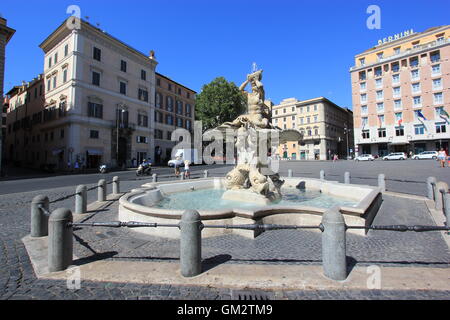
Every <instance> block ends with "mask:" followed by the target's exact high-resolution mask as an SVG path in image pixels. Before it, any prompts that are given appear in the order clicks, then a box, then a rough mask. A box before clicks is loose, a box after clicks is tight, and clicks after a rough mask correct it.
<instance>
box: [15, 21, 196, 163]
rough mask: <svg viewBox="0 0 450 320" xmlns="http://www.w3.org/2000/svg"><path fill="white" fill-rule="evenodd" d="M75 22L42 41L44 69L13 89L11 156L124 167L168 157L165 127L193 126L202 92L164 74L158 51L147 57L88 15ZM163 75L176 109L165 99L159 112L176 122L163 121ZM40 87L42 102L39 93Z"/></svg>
mask: <svg viewBox="0 0 450 320" xmlns="http://www.w3.org/2000/svg"><path fill="white" fill-rule="evenodd" d="M70 22H71V20H70V19H68V20H66V21H65V22H64V23H63V24H61V25H60V26H59V27H58V28H57V29H56V30H55V31H54V32H53V33H52V34H51V35H50V36H49V37H48V38H47V39H45V40H44V42H42V44H41V45H40V48H41V49H42V50H43V51H44V54H45V55H44V72H43V74H42V75H41V76H40V77H39V78H38V79H35V80H33V81H31V82H30V83H28V84H26V83H25V84H23V85H22V86H20V87H15V89H13V90H12V91H10V92H9V93H10V94H9V105H10V106H9V113H8V131H9V130H11V137H8V144H9V145H8V148H10V149H9V150H8V151H10V152H8V154H9V157H10V159H11V160H12V161H17V162H20V163H23V164H25V165H32V166H42V165H51V166H54V167H56V168H57V169H62V170H64V169H67V168H68V167H69V166H71V167H74V165H75V163H76V162H77V163H78V166H79V167H80V168H81V167H83V166H85V167H86V168H97V167H98V166H99V165H100V164H102V163H105V164H108V165H110V166H112V167H115V166H120V167H123V166H132V165H136V164H137V163H139V162H141V161H142V160H143V159H148V158H151V159H152V160H153V161H154V160H155V158H161V154H162V153H163V152H166V149H167V148H169V147H171V146H172V145H171V143H170V142H168V141H166V140H167V137H168V133H167V132H165V131H170V132H171V131H173V129H174V128H176V127H177V126H182V127H190V126H191V125H192V118H190V117H189V116H187V114H189V112H191V113H192V115H191V117H193V104H194V103H193V100H192V98H193V95H194V93H195V92H193V91H192V90H189V89H188V88H186V87H184V86H182V85H180V84H178V83H176V82H175V81H172V80H170V79H169V78H167V77H165V76H162V75H159V74H158V79H159V80H157V77H156V73H155V69H156V65H157V62H156V59H155V55H154V52H153V51H151V52H150V54H149V56H147V55H145V54H143V53H141V52H139V51H137V50H135V49H133V48H131V47H130V46H128V45H126V44H125V43H123V42H122V41H120V40H118V39H116V38H114V37H112V36H111V35H109V34H107V33H106V32H104V31H102V30H100V29H98V28H96V27H94V26H92V25H90V24H89V23H87V22H85V21H80V27H79V28H77V27H74V25H72V24H71V23H70ZM163 79H164V80H163ZM157 81H158V83H161V87H163V86H167V84H168V83H169V82H170V83H171V86H172V87H171V88H170V89H169V88H167V89H168V92H169V93H170V94H169V93H167V92H164V93H161V94H163V95H164V97H167V96H170V97H171V99H172V100H173V104H172V105H171V107H172V109H170V108H168V109H163V107H164V108H166V104H164V106H161V108H159V107H158V112H162V113H163V114H164V119H165V116H166V115H167V114H170V115H172V117H173V121H170V118H169V120H168V123H167V125H166V122H162V123H158V125H157V128H156V126H155V117H157V114H158V113H157V112H156V110H155V98H156V97H157V96H158V95H156V83H157ZM167 87H168V86H167ZM41 88H42V89H41ZM164 88H165V87H164ZM36 90H37V91H38V97H41V100H40V101H38V100H34V99H33V98H34V96H35V92H36ZM41 90H42V96H41ZM162 91H164V90H162ZM25 96H26V97H27V98H25ZM177 106H178V108H177ZM180 108H181V109H180ZM30 119H31V120H30ZM178 119H180V120H178ZM17 121H18V122H17ZM17 123H20V125H19V124H17ZM22 123H23V124H27V125H25V127H24V125H23V124H22ZM28 123H31V124H30V125H29V127H28ZM9 126H10V127H11V129H10V128H9ZM155 129H156V130H155ZM160 131H163V132H164V133H163V135H162V136H160ZM155 135H156V136H155ZM155 139H156V140H155ZM25 141H26V143H27V144H26V145H24V143H25ZM156 142H157V144H156V145H155V143H156ZM166 142H167V144H164V143H166ZM155 147H158V148H156V149H155ZM159 150H161V151H159Z"/></svg>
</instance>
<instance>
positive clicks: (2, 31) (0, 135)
mask: <svg viewBox="0 0 450 320" xmlns="http://www.w3.org/2000/svg"><path fill="white" fill-rule="evenodd" d="M15 32H16V31H15V30H14V29H11V28H10V27H8V26H7V21H6V19H4V18H2V17H0V98H3V81H4V77H5V48H6V45H7V44H8V42H9V40H11V37H12V36H13V35H14V33H15ZM2 102H3V99H2ZM5 111H6V106H4V105H2V106H1V109H0V112H1V113H0V116H1V117H0V118H1V125H0V127H1V130H0V171H1V165H2V160H3V151H4V146H3V144H4V137H5V133H6V117H5V115H4V112H5Z"/></svg>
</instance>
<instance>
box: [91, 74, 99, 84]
mask: <svg viewBox="0 0 450 320" xmlns="http://www.w3.org/2000/svg"><path fill="white" fill-rule="evenodd" d="M92 84H93V85H94V86H100V73H98V72H95V71H92Z"/></svg>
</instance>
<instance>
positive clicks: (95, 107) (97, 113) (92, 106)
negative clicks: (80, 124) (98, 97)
mask: <svg viewBox="0 0 450 320" xmlns="http://www.w3.org/2000/svg"><path fill="white" fill-rule="evenodd" d="M88 116H89V117H93V118H100V119H102V118H103V105H101V104H98V103H93V102H89V103H88Z"/></svg>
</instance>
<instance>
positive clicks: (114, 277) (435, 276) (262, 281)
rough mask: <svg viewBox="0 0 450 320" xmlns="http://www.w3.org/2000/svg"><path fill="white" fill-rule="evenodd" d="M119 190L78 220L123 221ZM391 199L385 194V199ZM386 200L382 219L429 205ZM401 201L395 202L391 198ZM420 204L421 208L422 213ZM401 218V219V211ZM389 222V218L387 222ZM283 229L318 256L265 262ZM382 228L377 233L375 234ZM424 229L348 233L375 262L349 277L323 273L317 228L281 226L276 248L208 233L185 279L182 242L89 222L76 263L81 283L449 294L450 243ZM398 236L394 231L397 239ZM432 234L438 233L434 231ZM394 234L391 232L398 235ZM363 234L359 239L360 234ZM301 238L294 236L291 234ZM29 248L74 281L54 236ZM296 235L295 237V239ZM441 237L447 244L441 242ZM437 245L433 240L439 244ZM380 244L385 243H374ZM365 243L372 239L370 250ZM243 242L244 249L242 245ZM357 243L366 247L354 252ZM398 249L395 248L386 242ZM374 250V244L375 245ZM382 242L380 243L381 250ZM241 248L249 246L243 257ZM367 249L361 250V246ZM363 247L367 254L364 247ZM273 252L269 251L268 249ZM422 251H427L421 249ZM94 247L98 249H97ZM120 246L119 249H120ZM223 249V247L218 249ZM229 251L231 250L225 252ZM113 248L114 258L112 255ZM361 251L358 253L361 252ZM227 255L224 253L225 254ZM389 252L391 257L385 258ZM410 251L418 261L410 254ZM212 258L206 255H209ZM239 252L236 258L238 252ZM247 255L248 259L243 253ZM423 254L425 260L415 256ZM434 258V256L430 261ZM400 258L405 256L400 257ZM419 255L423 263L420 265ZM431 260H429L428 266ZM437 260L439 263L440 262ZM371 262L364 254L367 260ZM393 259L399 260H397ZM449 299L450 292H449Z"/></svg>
mask: <svg viewBox="0 0 450 320" xmlns="http://www.w3.org/2000/svg"><path fill="white" fill-rule="evenodd" d="M117 198H118V197H117V196H116V197H113V196H112V195H110V196H109V198H108V201H107V202H105V203H98V202H94V203H92V204H90V205H89V208H88V211H89V212H90V214H87V215H76V216H74V221H79V220H85V221H86V220H89V221H91V222H93V221H112V220H116V219H117V216H116V212H117V201H115V200H117ZM385 201H386V200H385ZM387 201H388V202H390V204H389V208H386V207H385V208H384V209H383V210H384V211H383V212H382V215H383V216H381V217H380V219H379V222H383V220H386V219H389V218H390V216H391V215H389V216H388V215H386V213H388V212H390V211H391V210H390V208H391V209H392V208H393V207H396V208H395V209H401V208H402V209H404V210H407V209H408V206H410V205H411V204H412V203H414V202H415V203H416V204H418V203H420V202H422V203H423V204H422V205H421V209H422V210H423V209H425V210H426V205H425V200H423V198H419V197H414V196H413V197H409V196H406V195H402V197H397V196H395V195H394V194H392V193H391V195H390V196H389V198H387ZM394 203H395V204H396V205H395V206H392V204H394ZM422 210H420V212H422ZM410 214H411V217H410V218H412V219H413V221H414V220H417V223H419V222H422V221H420V220H421V219H425V220H423V222H425V224H427V223H428V222H431V221H429V220H431V219H430V218H431V217H429V218H427V217H426V214H428V213H426V212H423V214H424V215H425V216H424V217H423V218H421V214H420V213H419V212H418V211H417V214H419V215H417V216H415V214H413V212H410ZM394 219H397V218H396V217H394ZM386 222H389V221H386ZM302 233H303V234H304V235H305V237H304V238H301V237H300V238H299V239H303V240H307V241H297V240H298V239H297V240H296V239H294V238H293V236H292V235H293V234H302ZM270 234H271V235H275V233H267V235H266V237H267V236H268V235H270ZM283 234H288V238H287V239H290V240H291V241H285V239H284V238H283V237H282V238H281V239H279V240H278V241H281V242H283V243H284V246H285V247H287V250H288V251H289V252H292V251H294V248H293V247H292V245H294V246H295V247H299V246H305V249H306V251H303V254H299V252H296V253H295V256H298V257H300V258H302V259H305V260H306V259H311V260H316V261H315V262H313V263H312V264H311V263H304V262H297V263H294V264H292V263H286V262H282V257H281V256H280V261H279V262H276V261H275V262H272V263H267V262H266V263H261V262H263V260H261V259H266V256H270V257H272V258H273V259H275V260H276V258H277V256H276V255H277V254H279V251H282V250H281V249H280V248H279V246H278V245H277V243H276V242H277V240H276V239H277V238H278V237H279V236H282V235H283ZM374 235H375V236H374ZM405 235H406V236H407V237H406V238H404V239H401V240H402V241H406V242H407V243H408V244H409V247H411V246H412V249H414V251H416V254H418V255H417V256H416V257H414V255H411V252H405V254H400V255H399V256H398V257H397V259H395V256H394V253H395V252H397V251H403V249H404V248H405V247H408V245H407V246H404V245H401V244H400V245H399V246H398V248H395V247H392V244H391V243H390V242H393V243H394V242H398V239H399V238H398V237H401V236H405ZM417 236H420V235H419V234H413V233H410V234H406V233H389V232H388V233H385V236H380V232H378V233H375V234H373V235H369V236H367V237H359V238H357V237H352V236H349V237H348V238H349V239H348V252H347V254H348V256H352V255H353V256H354V257H355V258H357V260H359V262H361V261H360V259H361V258H364V257H365V256H367V257H370V258H371V260H369V261H373V262H369V261H368V262H367V263H362V264H357V265H356V266H354V267H353V268H352V267H351V266H349V268H350V270H349V275H348V278H347V279H346V280H345V281H332V280H330V279H328V278H326V277H325V276H324V275H323V271H322V266H321V261H320V254H318V255H317V252H318V251H320V240H319V239H320V234H318V233H317V234H314V233H311V232H302V231H296V232H295V233H290V235H289V233H288V232H278V236H275V238H274V237H272V236H271V238H269V239H268V240H269V242H271V243H272V245H274V246H275V247H277V248H279V249H275V250H276V252H277V253H276V254H275V252H274V251H272V250H273V249H271V248H266V245H264V242H261V241H260V240H261V239H262V238H263V237H264V236H262V237H261V238H259V239H258V238H257V239H255V240H250V241H248V240H247V241H245V240H244V239H240V238H238V239H235V240H237V242H234V241H230V239H231V240H232V238H233V237H231V236H230V237H227V239H229V240H226V239H225V237H223V239H219V237H217V239H208V240H207V239H205V240H204V244H203V245H202V247H203V248H202V252H203V254H202V256H203V270H204V271H203V273H201V274H200V275H198V276H196V277H193V278H184V277H182V276H181V275H180V270H179V269H180V267H179V258H178V253H179V251H178V250H179V249H178V248H177V243H178V241H170V240H167V239H159V240H158V239H154V238H152V237H146V236H142V235H139V234H138V233H136V232H134V231H132V230H129V229H125V228H123V229H104V228H95V229H92V228H82V229H80V230H78V231H77V232H75V237H76V239H78V240H77V241H76V243H74V244H75V247H76V248H74V249H75V250H74V254H75V255H76V256H75V257H74V266H76V267H78V268H79V271H80V275H81V281H82V282H102V283H130V284H135V285H149V284H151V285H170V286H200V287H204V288H205V289H206V288H216V289H224V288H228V289H234V290H263V291H277V290H283V291H295V290H303V291H311V292H313V291H321V290H325V291H327V290H331V291H348V290H350V291H352V290H360V291H362V292H363V294H364V292H370V290H372V289H378V290H381V291H383V292H387V291H399V292H410V294H411V292H417V293H420V292H423V291H425V292H427V291H437V292H441V293H442V294H444V296H445V294H448V293H450V281H448V280H449V263H450V261H449V259H448V258H449V257H448V255H447V256H446V257H442V254H443V253H444V252H445V251H446V250H447V251H448V248H447V246H446V245H445V242H444V241H443V239H442V238H440V237H441V236H440V235H439V234H435V233H428V234H422V236H425V238H424V239H423V241H426V242H424V243H422V244H420V245H421V246H419V241H418V240H417V239H416V241H415V242H411V241H409V240H408V239H410V238H411V237H412V238H416V237H417ZM392 237H393V238H392ZM430 237H431V238H430ZM391 238H392V239H391ZM358 239H360V240H359V241H357V243H355V241H356V240H358ZM292 240H295V241H292ZM23 242H24V243H25V246H26V248H27V251H28V253H29V255H30V259H31V261H32V264H33V267H34V270H35V272H36V274H37V276H38V278H40V279H47V280H67V278H68V277H69V276H70V275H71V274H72V271H70V270H71V269H69V271H62V272H55V273H48V271H47V269H46V263H47V259H46V257H47V253H46V250H47V241H46V237H44V238H39V239H31V238H29V237H28V236H27V237H25V238H24V239H23ZM289 242H292V243H289ZM437 242H440V245H439V246H437V244H438V243H437ZM433 243H434V246H437V247H439V248H440V249H439V250H438V248H437V247H436V248H432V247H430V244H433ZM374 245H377V246H378V247H379V246H381V248H374V247H373V246H374ZM311 246H312V247H313V248H315V249H314V250H313V251H314V253H313V252H310V253H309V254H310V256H308V255H305V254H307V253H308V250H307V248H306V247H311ZM362 246H367V248H366V249H364V248H362ZM239 247H240V248H239ZM355 247H359V248H358V249H357V250H356V251H355ZM389 247H390V248H391V249H392V250H388V249H387V248H389ZM369 248H370V250H367V249H369ZM379 249H381V250H379ZM241 250H243V251H245V253H244V256H242V252H243V251H242V252H241ZM253 251H257V252H255V253H253V255H256V256H255V257H259V258H260V259H255V258H251V257H247V256H246V255H248V254H250V256H251V255H252V253H251V252H253ZM360 251H361V252H360ZM362 251H364V253H363V252H362ZM386 251H390V254H389V256H387V257H385V256H386ZM432 251H436V255H438V256H441V259H443V260H442V261H436V260H435V254H430V255H427V254H428V252H432ZM264 252H266V253H264ZM420 252H422V253H420ZM93 253H94V255H92V254H93ZM113 253H114V254H113ZM219 253H220V254H219ZM225 253H226V254H225ZM108 254H110V255H109V257H108ZM228 254H230V255H229V256H230V259H229V260H227V259H224V256H227V255H228ZM358 255H359V256H358ZM221 257H222V258H221ZM382 257H385V259H386V261H383V259H382ZM407 257H410V259H412V260H411V261H408V260H405V259H407ZM205 258H206V259H205ZM231 258H232V259H231ZM243 258H245V259H243ZM415 259H421V260H415ZM430 259H431V260H430ZM395 260H398V261H397V262H395ZM414 261H416V262H420V263H419V264H415V263H414ZM427 261H429V264H428V265H427ZM433 261H434V262H433ZM362 262H364V261H362ZM391 262H395V263H396V264H395V265H392V263H391ZM448 297H449V298H450V295H448Z"/></svg>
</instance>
